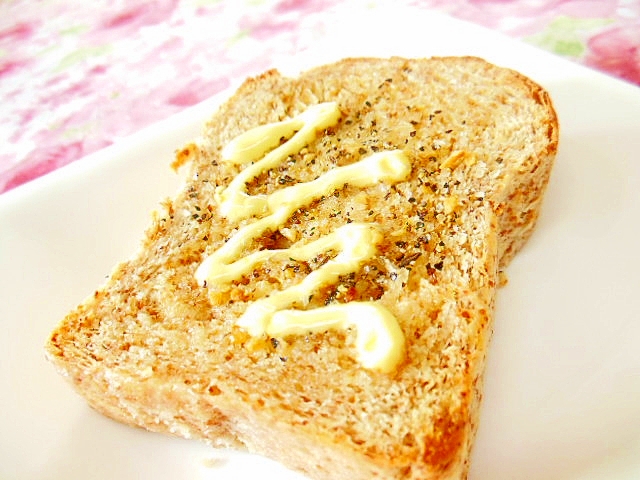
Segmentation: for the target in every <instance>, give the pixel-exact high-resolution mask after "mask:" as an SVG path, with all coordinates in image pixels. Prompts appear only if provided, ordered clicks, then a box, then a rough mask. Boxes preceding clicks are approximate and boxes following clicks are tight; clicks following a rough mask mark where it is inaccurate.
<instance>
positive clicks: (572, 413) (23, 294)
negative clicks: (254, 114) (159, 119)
mask: <svg viewBox="0 0 640 480" xmlns="http://www.w3.org/2000/svg"><path fill="white" fill-rule="evenodd" d="M357 20H358V21H357V22H353V21H352V20H351V19H345V21H344V23H343V24H341V25H336V26H335V31H333V32H328V33H330V35H328V37H327V42H323V44H322V45H318V46H317V49H314V51H313V52H307V54H305V55H303V56H301V57H298V58H295V59H293V60H292V61H291V62H289V64H288V65H287V66H286V68H285V70H286V71H289V70H297V69H300V68H306V67H308V66H311V65H313V64H314V63H322V62H324V61H329V60H333V59H337V58H338V57H340V56H345V55H379V56H384V55H391V54H397V55H405V56H430V55H444V54H472V55H480V56H483V57H485V58H487V59H488V60H491V61H493V62H495V63H498V64H500V65H505V66H510V67H513V68H516V69H518V70H520V71H522V72H523V73H525V74H527V75H529V76H531V77H532V78H534V79H535V80H537V81H538V82H540V83H542V84H543V85H544V86H545V87H546V88H547V89H548V90H549V91H550V92H551V95H552V97H553V99H554V101H555V105H556V107H557V110H558V114H559V118H560V122H561V145H560V153H559V156H558V159H557V163H556V167H555V170H554V172H553V176H552V179H551V183H550V186H549V190H548V194H547V197H546V201H545V205H544V209H543V213H542V216H541V218H540V223H539V226H538V229H537V231H536V232H535V234H534V236H533V238H532V239H531V241H530V243H529V244H528V245H527V246H526V247H525V249H524V250H523V251H522V252H521V253H520V255H519V256H518V257H517V258H516V260H514V262H513V263H512V265H511V266H510V267H509V270H508V274H509V278H510V282H509V284H508V285H507V286H506V287H505V288H503V289H502V291H501V292H500V295H499V303H498V310H497V318H496V323H495V335H494V338H493V341H492V344H491V350H490V356H489V365H488V371H487V376H486V394H485V398H484V404H483V411H482V418H481V424H480V430H479V432H478V438H477V443H476V448H475V450H474V458H473V466H472V472H471V475H470V478H471V480H507V479H509V480H511V479H528V480H542V479H544V480H549V479H551V480H554V479H558V480H559V479H563V480H586V479H589V480H595V479H603V480H604V479H614V478H615V479H624V480H631V479H637V478H640V254H639V253H638V250H637V245H638V237H639V235H640V229H639V227H638V220H640V161H639V160H640V90H639V89H637V88H635V87H633V86H631V85H628V84H624V83H622V82H619V81H616V80H613V79H610V78H608V77H605V76H603V75H601V74H598V73H595V72H592V71H589V70H587V69H584V68H581V67H579V66H576V65H573V64H570V63H568V62H565V61H563V60H561V59H559V58H556V57H553V56H551V55H549V54H546V53H544V52H541V51H538V50H536V49H534V48H532V47H529V46H526V45H522V44H519V43H516V42H513V41H511V40H508V39H506V38H504V37H502V36H500V35H498V34H495V33H492V32H489V31H486V30H484V29H481V28H479V27H475V26H472V25H469V24H466V23H461V22H459V21H455V20H452V19H450V18H446V17H442V16H439V15H431V14H416V13H415V12H411V13H410V14H407V13H406V12H402V11H398V10H395V11H393V12H391V11H390V12H381V11H380V10H376V11H375V12H374V13H372V16H371V18H359V19H357ZM350 39H357V41H351V40H350ZM221 100H222V97H218V98H214V99H212V100H210V101H208V102H205V104H203V105H199V106H197V107H194V108H192V109H189V110H187V111H185V112H183V113H182V114H180V115H178V116H176V117H172V118H171V119H169V120H167V121H165V122H163V123H161V124H158V125H155V126H153V127H151V128H148V129H146V130H144V131H142V132H140V133H139V134H137V135H135V136H133V137H131V138H128V139H126V140H124V141H122V142H120V143H119V144H117V145H114V146H113V147H110V148H108V149H106V150H104V151H101V152H99V153H97V154H95V155H92V156H91V157H90V158H86V159H84V160H83V161H81V162H76V163H74V164H72V165H71V166H69V167H68V168H64V169H61V170H58V171H56V172H54V173H53V174H50V175H48V176H46V177H44V178H42V179H39V180H36V181H34V182H31V183H30V184H27V185H25V186H23V187H20V188H18V189H16V190H13V191H11V192H9V193H7V194H5V195H3V196H1V197H0V296H1V301H0V326H1V328H0V347H1V348H0V388H1V393H0V431H1V437H0V478H3V479H5V478H7V479H14V480H21V479H45V478H46V479H85V478H92V479H112V478H120V479H129V478H154V479H160V480H162V479H199V478H216V479H221V480H223V479H241V478H247V479H249V478H256V477H257V475H261V476H262V477H263V478H271V477H273V478H278V479H282V480H284V479H294V478H300V477H299V476H297V475H296V474H293V473H290V472H287V471H285V470H284V469H282V467H280V466H278V465H275V464H273V463H272V462H269V461H267V460H265V459H262V458H257V457H253V456H247V455H243V454H233V453H229V452H217V451H213V450H210V449H209V448H208V447H205V446H203V445H201V444H199V443H196V442H191V441H186V440H181V439H175V438H168V437H165V436H161V435H157V434H151V433H147V432H145V431H141V430H137V429H133V428H129V427H125V426H123V425H120V424H117V423H115V422H112V421H110V420H107V419H105V418H103V417H101V416H100V415H98V414H96V413H94V412H93V411H92V410H90V409H89V408H88V407H87V406H86V405H85V403H84V402H83V401H82V399H80V398H79V397H78V396H77V395H76V394H75V393H73V392H72V390H71V389H70V388H69V387H68V385H67V384H66V383H65V382H64V380H63V379H62V378H60V377H59V376H58V375H57V374H56V373H55V372H54V370H53V368H52V367H51V366H50V365H48V364H47V363H46V362H45V360H44V357H43V344H44V342H45V339H46V337H47V334H48V332H49V331H50V330H51V329H52V328H53V326H54V324H55V323H56V322H57V321H58V320H59V319H60V318H62V316H63V315H64V314H65V313H66V312H67V311H68V310H70V309H71V308H73V307H74V306H75V305H76V304H77V303H79V302H80V301H81V300H82V299H83V297H84V296H85V295H88V294H90V293H91V292H92V291H93V289H94V287H95V286H97V285H98V284H99V283H100V282H101V281H102V280H103V278H104V276H105V275H106V274H107V273H109V272H110V270H111V267H112V266H113V265H114V264H115V263H116V262H117V261H119V260H121V259H123V258H125V257H127V256H129V255H130V254H131V253H132V251H133V250H134V249H135V248H136V247H137V245H138V241H139V239H140V238H141V234H142V231H143V230H144V228H145V226H146V225H147V222H148V218H149V217H148V215H149V212H150V211H151V210H152V209H153V208H154V207H155V205H156V204H157V202H158V201H159V200H161V199H162V198H163V197H164V196H166V195H169V194H171V193H173V192H174V191H175V189H176V188H177V185H178V180H177V179H176V178H174V176H173V173H171V172H170V170H169V168H168V164H169V162H170V160H171V158H172V155H173V152H174V150H175V149H177V148H179V147H180V146H181V145H182V144H183V143H185V142H186V141H188V140H189V139H192V138H194V137H195V136H197V134H198V133H199V131H200V127H201V125H202V123H203V121H204V119H205V118H206V117H208V116H209V115H210V114H211V112H213V110H214V108H215V106H216V105H217V104H218V103H219V102H220V101H221Z"/></svg>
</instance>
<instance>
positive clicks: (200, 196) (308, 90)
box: [46, 57, 558, 480]
mask: <svg viewBox="0 0 640 480" xmlns="http://www.w3.org/2000/svg"><path fill="white" fill-rule="evenodd" d="M321 102H336V103H337V105H338V106H339V109H340V119H339V121H338V123H337V124H336V125H335V126H332V127H329V128H327V129H323V131H321V132H319V133H318V136H317V138H316V140H314V141H312V142H310V143H309V144H308V145H307V146H306V147H305V148H304V149H302V150H301V151H299V152H298V153H295V154H292V155H290V156H289V157H288V158H287V160H286V161H284V162H283V163H282V164H280V165H277V166H276V167H274V168H272V169H270V170H269V171H268V172H266V173H262V174H260V175H258V176H257V178H254V179H253V180H251V181H249V182H247V185H246V188H247V192H248V193H249V194H251V195H259V194H269V193H271V192H274V191H277V190H279V189H282V188H285V187H286V186H287V185H291V184H297V183H300V182H307V181H311V180H314V179H316V178H318V177H319V176H321V175H322V174H324V173H326V172H327V171H329V170H331V169H334V168H337V167H340V166H344V165H348V164H351V163H354V162H357V161H359V160H361V159H362V158H365V157H367V156H368V155H371V154H373V153H375V152H380V151H386V150H401V151H402V152H404V154H405V155H406V156H407V157H408V158H409V160H410V162H411V173H410V174H409V176H408V178H406V179H405V180H403V181H401V182H397V183H393V184H391V183H389V182H378V183H376V184H375V185H370V186H365V187H354V186H351V185H349V184H348V183H347V184H346V185H342V186H340V187H339V188H336V189H335V191H333V192H332V193H331V194H330V195H322V196H320V198H318V199H316V200H314V201H313V202H312V203H310V204H309V205H307V206H306V207H305V208H300V209H299V210H297V211H296V212H294V214H293V215H292V216H291V218H289V219H288V220H287V221H286V223H285V224H284V225H282V226H281V228H279V229H274V231H268V232H265V233H264V235H262V236H261V237H260V238H257V239H256V240H255V241H253V242H249V244H247V245H246V251H244V252H243V255H248V254H249V253H250V252H252V251H256V250H261V249H277V248H287V247H289V246H291V245H302V244H305V243H308V242H310V241H312V240H315V239H318V238H321V237H322V236H324V235H327V234H329V233H331V232H333V231H335V230H336V229H337V228H339V227H341V226H343V225H346V224H349V223H352V222H356V223H357V222H364V223H368V224H371V223H373V224H375V225H377V228H378V229H379V230H380V231H381V232H382V234H383V235H382V240H381V243H380V244H379V245H378V247H377V254H376V255H375V256H374V257H373V258H371V259H369V260H368V261H366V262H365V263H364V264H363V265H362V267H361V268H360V269H358V270H357V271H356V272H353V273H351V274H349V275H343V276H341V277H340V278H339V279H338V281H337V282H334V283H332V284H328V285H323V286H322V287H321V288H319V289H318V291H317V292H315V293H314V295H313V296H312V297H313V298H310V299H309V303H308V305H307V306H306V307H304V308H307V309H314V308H321V307H323V306H325V305H334V304H342V303H348V302H353V301H375V302H378V303H379V304H381V305H384V306H385V307H386V308H387V309H388V310H389V311H391V312H392V313H393V315H394V316H395V318H396V319H397V321H398V325H399V326H400V328H401V330H402V333H403V335H404V338H405V349H404V354H403V357H402V360H401V362H400V363H399V364H398V365H397V366H396V367H395V368H394V369H393V370H392V371H390V372H381V371H377V370H376V369H371V368H364V367H363V366H362V365H361V364H359V363H358V360H357V357H356V356H355V355H354V351H353V350H354V347H353V337H354V334H355V333H354V332H353V331H352V329H342V330H341V329H327V330H326V331H320V332H314V333H306V334H294V335H284V336H281V337H274V336H269V335H258V336H252V335H250V334H249V333H248V332H247V331H246V330H245V329H243V328H241V327H239V326H238V325H237V324H236V321H237V319H238V318H239V316H240V315H241V314H242V313H243V312H244V311H245V310H246V308H247V306H248V305H250V304H251V303H252V302H253V301H255V300H256V299H257V298H263V297H265V296H268V295H270V294H271V293H273V292H275V291H280V290H282V289H283V288H286V287H288V286H291V285H294V284H297V283H299V282H301V281H302V280H303V279H304V278H305V277H306V276H307V275H309V273H310V272H312V271H314V270H315V269H317V268H318V265H319V264H322V263H324V262H326V261H327V259H328V258H329V257H330V256H331V252H328V253H327V254H326V255H324V257H326V258H316V259H314V261H296V260H294V259H275V260H273V261H270V262H266V263H265V264H264V265H261V266H260V267H259V268H255V269H254V270H253V271H252V272H251V273H250V274H247V275H245V276H243V277H242V278H241V279H239V280H237V281H233V282H231V283H229V285H227V286H226V287H224V288H217V289H212V288H208V287H207V286H206V285H201V284H199V283H198V282H197V281H196V279H195V277H194V275H195V272H196V269H197V268H198V266H199V265H200V264H201V262H202V261H203V260H204V259H205V258H206V257H207V256H208V255H210V254H211V253H212V252H214V251H216V249H218V248H219V247H220V246H222V245H223V244H224V243H225V242H226V241H228V240H229V239H230V238H231V237H232V236H233V235H234V234H235V233H236V232H237V230H238V227H239V226H241V225H244V224H248V223H251V222H252V221H255V219H254V218H248V219H244V220H239V221H231V220H229V219H227V218H225V217H224V216H223V215H221V213H220V211H219V206H218V204H217V202H216V200H215V198H216V191H217V190H216V189H218V191H219V189H220V188H224V187H225V186H226V185H228V184H229V183H230V182H231V180H232V179H233V178H234V177H235V176H236V175H237V174H238V173H239V172H240V171H241V170H242V169H243V168H244V167H243V166H240V165H235V164H229V163H227V162H223V161H222V160H221V151H222V149H223V148H224V147H225V146H226V145H227V144H228V143H229V142H230V141H231V140H232V139H234V138H235V137H237V136H238V135H240V134H242V133H243V132H246V131H248V130H250V129H252V128H254V127H257V126H259V125H263V124H267V123H270V122H277V121H281V120H284V119H287V118H291V117H293V116H295V115H297V114H300V113H301V112H303V111H305V110H306V109H307V108H308V107H309V106H311V105H315V104H318V103H321ZM285 140H286V139H282V141H285ZM557 141H558V125H557V120H556V116H555V113H554V110H553V107H552V104H551V101H550V99H549V96H548V95H547V93H546V92H545V91H544V90H543V89H542V88H541V87H540V86H539V85H537V84H535V83H534V82H532V81H531V80H529V79H528V78H526V77H524V76H523V75H521V74H519V73H517V72H514V71H512V70H509V69H504V68H499V67H497V66H494V65H492V64H489V63H487V62H485V61H483V60H481V59H478V58H472V57H444V58H430V59H403V58H391V59H374V58H361V59H345V60H343V61H340V62H338V63H336V64H331V65H326V66H321V67H318V68H315V69H312V70H310V71H307V72H305V73H303V74H301V75H300V76H299V77H298V78H295V79H291V78H285V77H283V76H281V75H280V74H279V73H278V72H277V71H268V72H266V73H264V74H263V75H260V76H259V77H256V78H251V79H249V80H247V81H246V82H245V83H244V84H243V85H242V86H241V87H240V88H239V90H238V91H237V92H236V93H235V94H234V95H233V96H232V97H231V98H230V99H229V100H228V101H227V102H226V103H225V104H224V105H222V107H221V108H220V109H219V111H218V112H217V113H216V114H215V115H214V116H213V118H212V119H211V121H210V122H209V123H208V125H207V126H206V128H205V131H204V133H203V136H202V138H200V139H199V140H198V141H195V142H194V143H192V144H189V145H187V146H185V147H184V149H182V150H180V151H179V152H178V153H177V155H176V162H175V165H176V166H181V167H183V168H184V169H185V170H186V178H187V180H186V184H185V186H184V188H183V190H182V191H181V192H180V193H179V194H178V195H177V196H176V197H175V198H173V199H170V200H167V201H165V202H164V203H163V204H162V207H161V208H159V210H158V212H155V214H154V217H153V221H152V224H151V226H150V228H149V229H148V231H147V232H146V236H145V238H144V241H143V243H142V247H141V249H140V250H139V252H137V253H136V254H135V256H133V257H132V258H131V259H130V260H128V261H125V262H124V263H122V264H120V265H119V266H117V268H115V270H114V271H113V273H112V274H111V276H110V277H109V278H108V280H107V282H106V284H105V285H103V286H102V287H100V288H99V289H98V290H96V291H95V294H94V295H93V296H91V297H90V298H88V299H86V300H85V301H84V303H82V304H81V305H80V306H79V307H78V308H77V309H76V310H74V311H72V312H71V313H70V314H69V315H68V316H67V317H66V318H65V319H64V320H63V321H62V322H61V323H60V325H59V326H58V327H57V328H56V329H55V330H54V331H53V333H52V335H51V337H50V339H49V341H48V343H47V347H46V349H47V355H48V358H49V359H50V360H51V361H52V362H53V363H54V364H55V366H56V368H57V369H58V371H60V372H61V373H62V374H63V375H65V376H66V377H68V379H69V380H70V381H71V382H72V383H73V385H74V386H75V388H76V389H77V390H78V391H79V392H80V394H81V395H83V396H84V397H86V399H87V401H88V402H89V404H90V405H91V406H92V407H93V408H95V409H96V410H98V411H100V412H102V413H104V414H105V415H108V416H110V417H112V418H114V419H117V420H119V421H122V422H125V423H127V424H131V425H137V426H140V427H144V428H146V429H149V430H152V431H157V432H170V433H172V434H176V435H180V436H184V437H188V438H197V439H202V440H205V441H207V442H210V443H211V444H213V445H216V446H232V447H237V448H246V449H248V450H249V451H251V452H256V453H259V454H263V455H266V456H269V457H271V458H273V459H276V460H278V461H280V462H282V463H283V464H285V465H287V466H288V467H290V468H293V469H297V470H299V471H302V472H304V473H306V474H307V475H308V476H309V477H311V478H317V479H328V478H331V479H349V480H356V479H367V480H368V479H371V478H389V479H454V478H455V479H460V478H465V477H466V472H467V470H468V467H469V452H470V449H471V445H472V442H473V437H474V432H475V430H476V427H477V424H478V410H479V402H480V399H481V389H482V374H483V369H484V362H485V356H486V352H487V343H488V340H489V338H490V335H491V331H492V315H493V307H494V299H495V294H496V289H497V286H498V283H499V272H500V271H501V270H502V269H503V268H504V267H505V266H506V265H507V264H508V262H509V260H510V259H511V258H512V257H513V255H514V254H515V253H516V252H517V251H518V249H519V248H520V247H521V246H522V245H523V243H524V242H525V241H526V240H527V238H528V237H529V235H530V233H531V231H532V229H533V227H534V224H535V222H536V218H537V216H538V212H539V208H540V204H541V200H542V195H543V192H544V189H545V187H546V184H547V180H548V177H549V174H550V170H551V167H552V163H553V159H554V157H555V154H556V150H557Z"/></svg>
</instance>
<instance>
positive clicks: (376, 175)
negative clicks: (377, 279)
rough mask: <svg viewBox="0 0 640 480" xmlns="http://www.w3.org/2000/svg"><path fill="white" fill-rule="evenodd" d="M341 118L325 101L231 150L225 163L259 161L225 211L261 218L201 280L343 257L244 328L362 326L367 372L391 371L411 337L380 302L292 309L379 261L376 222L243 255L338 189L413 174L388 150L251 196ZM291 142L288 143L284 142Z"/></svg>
mask: <svg viewBox="0 0 640 480" xmlns="http://www.w3.org/2000/svg"><path fill="white" fill-rule="evenodd" d="M339 118H340V110H339V108H338V106H337V105H336V104H335V103H321V104H318V105H314V106H312V107H310V108H309V109H307V110H306V111H305V112H303V113H302V114H300V115H297V116H296V117H293V118H292V119H290V120H285V121H282V122H277V123H271V124H267V125H262V126H260V127H257V128H255V129H252V130H249V131H247V132H245V133H243V134H242V135H240V136H238V137H236V138H235V139H233V140H232V141H231V142H230V143H229V144H228V145H227V146H226V147H225V148H224V149H223V151H222V158H223V160H225V161H227V162H230V163H234V164H246V163H249V162H253V161H255V160H257V161H255V163H252V164H250V165H248V166H247V167H246V168H245V169H244V170H243V171H242V172H241V173H240V174H239V175H237V176H236V177H235V178H234V179H233V180H232V181H231V183H230V184H229V185H228V186H227V187H226V188H221V189H219V190H218V191H217V192H216V201H217V202H218V204H219V207H220V212H221V213H222V214H223V215H224V216H226V217H227V218H229V219H230V220H235V221H238V220H242V219H245V218H248V217H251V216H256V217H259V218H258V219H257V220H256V221H255V222H253V223H250V224H248V225H245V226H243V227H242V228H240V229H238V231H237V232H236V233H235V234H234V235H233V236H232V237H231V238H230V239H229V240H228V241H227V242H226V243H225V244H224V245H222V246H221V247H220V248H219V249H218V250H216V251H215V252H213V253H212V254H211V255H209V256H208V257H207V258H205V260H204V261H203V262H202V264H201V265H200V266H199V267H198V269H197V270H196V273H195V276H196V279H197V281H198V282H199V283H200V284H201V285H208V286H215V285H224V284H228V283H230V282H232V281H234V280H238V279H239V278H241V277H242V276H244V275H246V274H248V273H250V272H251V271H252V270H253V269H254V268H255V267H256V266H258V265H259V264H261V263H263V262H266V261H269V260H277V259H293V260H297V261H308V260H311V259H312V258H313V257H315V256H317V255H319V254H320V253H324V252H327V251H335V252H338V253H337V255H336V256H335V258H333V259H332V260H329V261H328V262H327V263H325V264H324V265H322V266H321V267H320V268H318V269H316V270H314V271H312V272H311V273H310V274H309V275H308V276H307V277H305V278H304V280H302V282H300V283H299V284H297V285H294V286H291V287H289V288H286V289H284V290H281V291H278V292H274V293H272V294H271V295H269V296H268V297H266V298H262V299H260V300H257V301H255V302H253V303H251V304H249V306H248V307H247V309H246V311H245V312H244V314H243V315H242V316H241V317H240V318H239V319H238V321H237V324H238V325H239V326H241V327H243V328H245V329H246V330H247V331H248V332H249V333H250V334H251V335H254V336H258V335H263V334H265V333H266V334H268V335H287V334H299V333H306V332H311V331H321V330H324V329H328V328H349V327H355V328H356V331H357V332H356V343H355V347H356V350H357V352H358V359H359V361H360V362H361V363H362V364H363V366H365V367H367V368H373V369H378V370H382V371H390V370H392V369H393V368H395V366H396V365H397V363H398V362H399V361H400V360H401V358H402V355H403V353H402V352H403V351H404V336H403V335H402V330H401V329H400V327H399V326H398V323H397V320H396V319H395V317H393V315H392V314H391V313H390V312H389V311H388V310H387V309H386V308H384V307H383V306H382V305H381V304H379V303H378V302H350V303H346V304H338V305H330V306H326V307H320V308H315V309H311V310H298V309H294V308H292V307H305V306H306V305H307V304H308V301H309V298H310V296H311V295H313V292H315V291H317V289H318V288H319V287H321V286H323V285H327V284H330V283H335V282H336V281H337V280H338V279H339V277H340V276H341V275H346V274H348V273H351V272H355V271H357V270H358V269H359V268H360V267H361V265H362V264H363V263H364V262H365V261H367V260H368V259H370V258H372V257H373V256H375V255H376V253H377V245H378V243H380V241H381V239H382V234H381V232H380V231H379V228H378V227H377V226H376V225H375V224H368V223H350V224H346V225H344V226H342V227H340V228H338V229H336V231H334V232H333V233H331V234H329V235H325V236H323V237H321V238H319V239H318V240H315V241H312V242H309V243H307V244H305V245H302V246H294V247H291V248H287V249H276V250H259V251H256V252H253V253H251V254H249V255H245V256H243V252H244V250H245V248H246V247H247V245H249V244H250V242H251V241H253V240H254V239H256V238H258V237H260V236H262V235H263V234H264V232H265V231H269V230H272V231H273V230H277V229H278V228H280V227H281V226H282V225H284V224H285V223H286V221H287V220H288V219H289V218H290V217H291V216H292V214H293V213H294V212H295V211H296V210H298V209H299V208H301V207H303V206H305V205H308V204H310V203H311V202H313V201H314V200H316V199H318V198H320V197H322V196H326V195H329V194H331V193H332V192H333V191H334V190H335V189H337V188H341V187H343V186H344V185H346V184H349V185H352V186H356V187H367V186H371V185H375V184H376V183H378V182H382V181H386V182H390V183H396V182H399V181H402V180H404V179H405V178H407V176H408V175H409V174H410V172H411V164H410V162H409V159H408V158H407V157H406V155H404V153H403V152H402V151H400V150H392V151H383V152H378V153H375V154H373V155H370V156H368V157H366V158H364V159H362V160H360V161H358V162H356V163H353V164H350V165H345V166H342V167H337V168H334V169H332V170H330V171H328V172H326V173H325V174H323V175H321V176H320V177H318V178H317V179H315V180H312V181H309V182H303V183H298V184H296V185H292V186H289V187H286V188H283V189H281V190H278V191H276V192H273V193H271V194H269V195H249V194H248V193H247V191H246V185H247V183H249V182H250V181H252V180H253V179H255V178H256V177H258V176H259V175H260V174H262V173H263V172H266V171H268V170H269V169H272V168H274V167H275V166H277V165H278V164H279V163H281V162H282V161H284V160H285V159H286V158H287V157H288V156H289V155H293V154H295V153H297V152H299V151H300V150H301V149H302V148H304V147H305V146H306V145H308V144H309V143H310V142H311V141H313V140H314V139H315V137H316V135H317V132H318V131H321V130H324V129H326V128H329V127H331V126H333V125H335V124H336V123H337V122H338V120H339ZM283 140H286V141H285V142H284V143H282V141H283Z"/></svg>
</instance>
